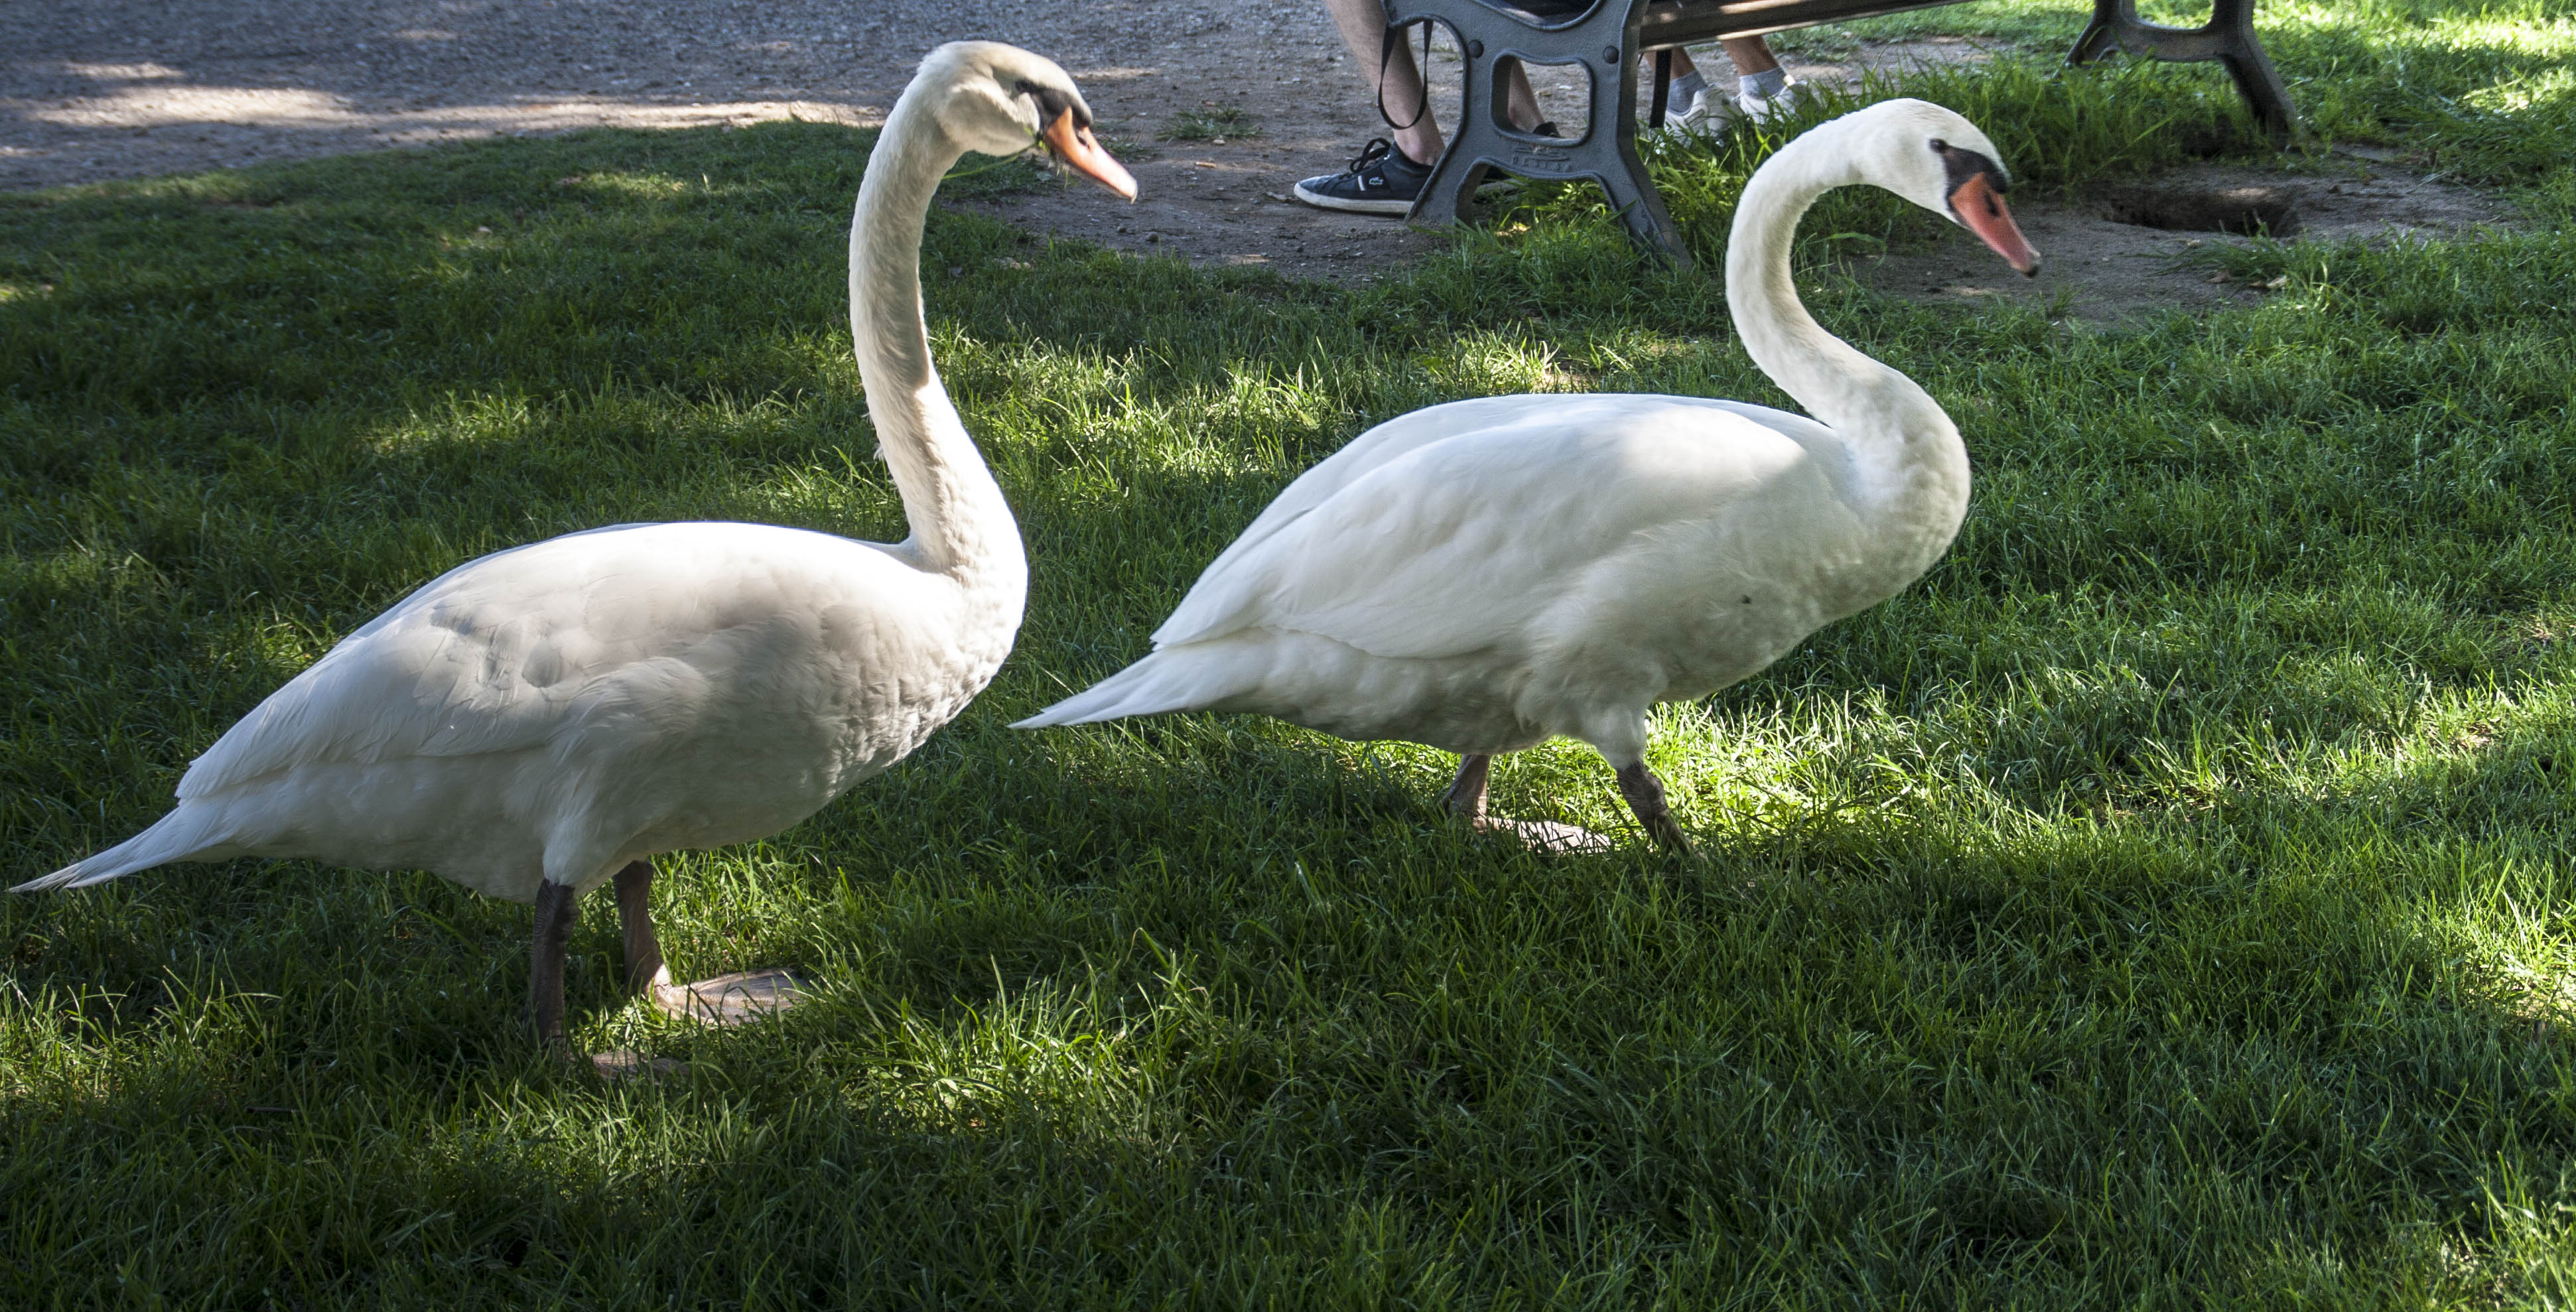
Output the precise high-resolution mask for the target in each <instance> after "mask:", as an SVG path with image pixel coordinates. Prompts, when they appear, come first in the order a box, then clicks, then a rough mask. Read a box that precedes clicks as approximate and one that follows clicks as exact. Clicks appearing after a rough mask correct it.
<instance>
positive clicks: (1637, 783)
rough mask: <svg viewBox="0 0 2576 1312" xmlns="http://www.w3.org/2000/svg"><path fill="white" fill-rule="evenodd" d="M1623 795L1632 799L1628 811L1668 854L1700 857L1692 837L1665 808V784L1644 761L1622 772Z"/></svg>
mask: <svg viewBox="0 0 2576 1312" xmlns="http://www.w3.org/2000/svg"><path fill="white" fill-rule="evenodd" d="M1619 795H1620V796H1621V797H1624V798H1627V799H1628V809H1629V810H1631V811H1634V812H1636V813H1637V823H1639V824H1642V825H1644V826H1645V827H1646V832H1647V833H1649V834H1652V835H1654V838H1655V841H1656V842H1658V843H1660V844H1662V845H1663V846H1664V847H1665V849H1666V850H1668V851H1674V852H1679V853H1681V854H1682V855H1684V856H1696V855H1698V853H1696V852H1693V851H1692V850H1691V842H1690V838H1689V836H1688V835H1686V834H1684V833H1683V832H1682V827H1681V826H1680V825H1679V824H1677V823H1675V822H1674V820H1673V813H1672V810H1671V808H1669V807H1666V806H1665V805H1664V781H1663V780H1661V779H1658V778H1656V777H1655V772H1654V771H1652V770H1649V769H1647V768H1646V763H1645V762H1643V761H1639V762H1637V763H1636V764H1635V765H1627V766H1621V767H1620V768H1619Z"/></svg>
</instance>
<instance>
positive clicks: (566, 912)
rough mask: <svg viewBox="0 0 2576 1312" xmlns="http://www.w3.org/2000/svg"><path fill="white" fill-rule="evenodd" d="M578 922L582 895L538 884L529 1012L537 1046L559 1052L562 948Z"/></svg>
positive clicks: (564, 1046) (548, 883) (567, 886)
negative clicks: (534, 1024)
mask: <svg viewBox="0 0 2576 1312" xmlns="http://www.w3.org/2000/svg"><path fill="white" fill-rule="evenodd" d="M580 921H581V894H580V893H579V892H576V891H575V890H574V889H573V887H572V885H570V884H558V883H556V882H554V881H553V880H551V879H541V880H539V881H537V934H536V945H535V949H534V951H533V952H531V953H530V954H529V959H528V1009H529V1011H530V1012H532V1013H533V1014H534V1015H535V1018H536V1022H537V1042H539V1043H542V1044H544V1045H546V1046H547V1047H548V1048H551V1049H554V1050H556V1051H558V1052H561V1051H564V1050H565V1049H567V1048H568V1047H569V1046H570V1045H568V1044H567V1043H566V1042H565V1040H564V1019H563V1013H564V945H565V944H567V943H569V942H570V941H571V939H572V927H573V926H574V925H576V924H578V923H580Z"/></svg>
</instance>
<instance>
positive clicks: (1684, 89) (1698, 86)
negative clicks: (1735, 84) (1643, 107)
mask: <svg viewBox="0 0 2576 1312" xmlns="http://www.w3.org/2000/svg"><path fill="white" fill-rule="evenodd" d="M1706 90H1708V79H1707V78H1705V77H1703V76H1701V75H1700V71H1699V70H1698V69H1696V68H1694V69H1692V70H1691V71H1689V72H1687V73H1684V74H1682V75H1681V76H1680V77H1677V78H1674V79H1673V84H1672V85H1671V86H1670V87H1667V88H1665V89H1664V112H1665V113H1667V114H1681V113H1686V112H1688V111H1689V109H1690V107H1691V97H1693V96H1696V95H1698V94H1699V93H1701V92H1703V91H1706Z"/></svg>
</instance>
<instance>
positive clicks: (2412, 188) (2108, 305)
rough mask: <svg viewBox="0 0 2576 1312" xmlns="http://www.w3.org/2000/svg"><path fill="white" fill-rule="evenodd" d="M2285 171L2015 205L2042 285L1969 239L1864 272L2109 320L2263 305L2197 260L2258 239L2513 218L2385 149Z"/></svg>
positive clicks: (2257, 292) (2256, 293) (2172, 178)
mask: <svg viewBox="0 0 2576 1312" xmlns="http://www.w3.org/2000/svg"><path fill="white" fill-rule="evenodd" d="M2289 163H2292V164H2295V169H2296V171H2292V168H2291V167H2286V166H2285V167H2283V168H2249V167H2245V166H2242V165H2217V164H2210V165H2200V166H2196V167H2193V168H2186V169H2181V170H2177V171H2175V172H2172V173H2168V174H2165V175H2164V176H2162V177H2158V178H2155V179H2152V180H2150V181H2148V182H2144V183H2135V184H2126V185H2121V186H2116V187H2105V188H2102V189H2100V190H2098V191H2095V192H2092V193H2090V194H2087V195H2081V196H2077V197H2075V198H2073V199H2070V200H2033V201H2026V202H2023V203H2020V204H2017V205H2015V206H2014V213H2015V216H2016V217H2017V218H2018V219H2019V220H2020V222H2021V227H2022V231H2023V232H2024V233H2025V234H2026V235H2028V236H2029V238H2030V240H2031V244H2032V245H2034V246H2036V247H2038V248H2039V251H2040V254H2041V255H2042V256H2043V257H2044V258H2045V259H2046V261H2047V264H2046V267H2045V268H2043V269H2042V270H2041V271H2040V276H2039V277H2037V278H2035V279H2024V278H2021V277H2019V276H2018V275H2016V274H2014V273H2013V271H2012V270H2011V269H2010V268H2008V267H2006V266H2005V264H2004V263H2003V261H2001V260H1998V259H1996V258H1995V257H1994V255H1993V254H1992V253H1991V252H1989V251H1987V250H1986V249H1985V247H1983V246H1982V245H1980V244H1978V242H1977V240H1976V238H1974V237H1972V236H1969V235H1968V234H1967V233H1965V232H1962V231H1950V232H1944V233H1943V234H1942V236H1941V238H1940V239H1939V240H1938V241H1937V242H1936V243H1935V244H1933V245H1932V246H1931V247H1930V248H1929V249H1921V250H1907V249H1900V250H1898V251H1896V252H1893V253H1891V254H1890V255H1888V256H1886V257H1884V258H1881V259H1877V260H1872V261H1868V262H1866V263H1864V264H1862V265H1861V266H1860V267H1859V268H1858V270H1857V272H1858V273H1859V275H1860V277H1861V278H1862V279H1863V280H1864V281H1866V282H1868V283H1869V284H1871V285H1872V286H1874V287H1876V288H1878V289H1880V290H1882V291H1886V292H1890V293H1893V294H1896V295H1899V296H1903V297H1906V298H1908V299H1912V300H1916V301H1923V302H1952V303H1956V302H1961V301H1968V302H2019V303H2028V304H2035V305H2042V306H2055V307H2056V308H2058V309H2059V310H2061V311H2062V312H2063V313H2064V314H2065V315H2066V316H2067V317H2070V318H2074V319H2078V320H2087V321H2093V322H2107V321H2112V320H2118V319H2125V318H2132V317H2136V316H2141V315H2154V314H2161V313H2164V312H2165V311H2168V310H2175V309H2182V310H2190V309H2205V308H2211V307H2215V306H2219V305H2224V304H2231V303H2247V302H2253V301H2259V300H2261V299H2262V298H2263V296H2264V294H2265V292H2266V289H2265V288H2261V287H2249V286H2246V285H2245V284H2242V283H2236V282H2230V281H2228V280H2227V279H2226V278H2225V276H2224V275H2222V274H2219V273H2216V272H2215V271H2213V270H2212V269H2210V268H2209V267H2208V265H2207V264H2206V263H2205V262H2198V261H2194V260H2193V259H2192V258H2191V257H2192V256H2193V255H2194V254H2195V253H2197V252H2200V251H2202V250H2203V249H2204V248H2206V247H2208V246H2211V245H2216V244H2235V245H2242V244H2245V243H2247V242H2251V241H2253V240H2254V239H2255V238H2256V237H2257V236H2258V235H2264V234H2268V235H2270V236H2274V237H2283V238H2290V237H2295V238H2298V239H2301V240H2317V241H2338V240H2344V239H2349V238H2359V239H2362V240H2366V241H2384V240H2392V239H2403V238H2407V237H2453V236H2459V235H2461V234H2463V233H2468V232H2473V231H2475V230H2477V229H2479V228H2488V227H2497V228H2500V227H2504V226H2507V225H2508V223H2509V221H2510V216H2509V214H2508V212H2507V210H2506V209H2505V207H2504V206H2503V205H2502V204H2501V203H2499V202H2498V201H2497V200H2496V199H2495V198H2494V197H2493V196H2491V195H2489V194H2487V193H2484V192H2480V191H2475V190H2471V189H2469V188H2466V187H2457V186H2451V185H2449V184H2446V183H2443V182H2441V181H2439V180H2436V179H2430V178H2426V177H2425V176H2423V175H2422V174H2420V173H2416V172H2414V171H2412V170H2409V169H2407V168H2405V167H2403V166H2402V165H2400V164H2399V163H2397V162H2395V161H2394V160H2393V159H2392V158H2391V157H2389V156H2388V155H2387V154H2386V153H2385V152H2379V151H2368V152H2366V153H2355V152H2353V151H2350V150H2348V149H2347V150H2338V151H2337V152H2335V153H2334V154H2332V155H2329V156H2325V157H2322V158H2315V157H2310V158H2303V159H2300V160H2296V161H2291V162H2289Z"/></svg>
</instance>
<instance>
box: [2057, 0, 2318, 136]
mask: <svg viewBox="0 0 2576 1312" xmlns="http://www.w3.org/2000/svg"><path fill="white" fill-rule="evenodd" d="M2113 50H2126V51H2128V52H2129V53H2130V54H2133V55H2145V56H2148V57H2149V58H2153V59H2162V60H2168V61H2171V62H2174V63H2183V64H2189V63H2199V62H2201V61H2204V60H2212V59H2214V60H2217V61H2218V62H2219V63H2221V64H2224V65H2226V66H2227V74H2228V76H2229V77H2232V78H2234V79H2236V90H2237V91H2238V92H2239V93H2240V94H2242V95H2243V96H2244V97H2245V104H2246V107H2247V108H2249V109H2251V110H2253V111H2254V118H2255V120H2256V121H2257V122H2260V123H2261V124H2262V125H2263V133H2264V135H2265V136H2267V137H2269V138H2271V141H2272V144H2273V145H2274V146H2276V147H2277V146H2286V145H2289V144H2290V134H2291V133H2292V132H2293V131H2295V130H2296V129H2297V127H2298V122H2299V116H2298V111H2296V110H2294V109H2292V108H2291V107H2290V90H2289V88H2288V87H2286V86H2284V85H2283V84H2282V82H2281V74H2280V73H2279V72H2278V71H2277V70H2275V69H2274V68H2273V67H2272V60H2271V58H2270V57H2269V56H2267V55H2265V54H2264V53H2263V44H2262V42H2260V41H2257V40H2255V39H2254V0H2213V3H2212V4H2211V5H2210V12H2209V22H2207V23H2206V24H2204V25H2202V26H2200V27H2196V28H2192V27H2165V26H2163V25H2161V24H2157V23H2150V22H2146V21H2145V20H2143V19H2140V18H2139V17H2138V0H2093V21H2092V22H2090V23H2087V24H2085V26H2084V35H2082V36H2079V37H2077V38H2075V48H2074V49H2073V50H2071V51H2069V52H2067V55H2066V62H2067V63H2070V64H2086V63H2091V62H2092V61H2094V60H2096V59H2099V58H2101V57H2102V56H2104V55H2107V54H2109V53H2111V52H2112V51H2113Z"/></svg>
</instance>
